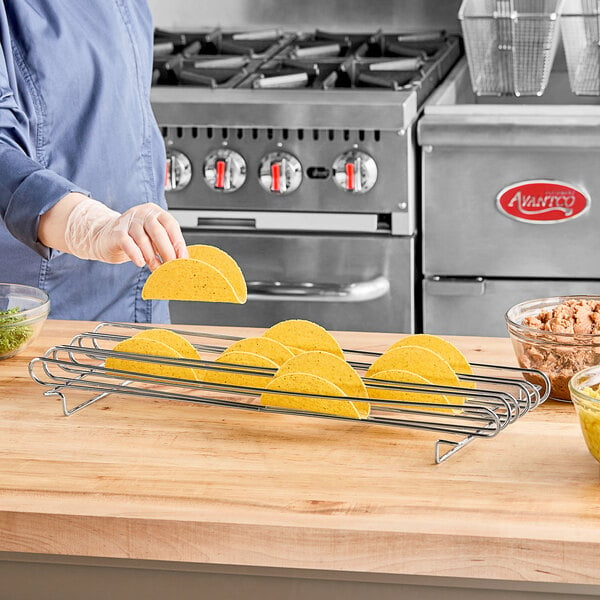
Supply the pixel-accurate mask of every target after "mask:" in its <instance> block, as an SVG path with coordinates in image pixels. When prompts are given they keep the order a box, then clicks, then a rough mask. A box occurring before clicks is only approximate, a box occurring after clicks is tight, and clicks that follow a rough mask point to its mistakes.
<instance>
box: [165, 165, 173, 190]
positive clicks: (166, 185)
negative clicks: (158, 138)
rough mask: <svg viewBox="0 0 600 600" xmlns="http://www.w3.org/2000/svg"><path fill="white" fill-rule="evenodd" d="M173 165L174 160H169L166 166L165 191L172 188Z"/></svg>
mask: <svg viewBox="0 0 600 600" xmlns="http://www.w3.org/2000/svg"><path fill="white" fill-rule="evenodd" d="M171 164H172V160H171V159H170V158H167V162H166V164H165V190H168V189H169V187H170V185H169V184H170V180H171V178H170V174H171Z"/></svg>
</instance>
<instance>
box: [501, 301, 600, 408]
mask: <svg viewBox="0 0 600 600" xmlns="http://www.w3.org/2000/svg"><path fill="white" fill-rule="evenodd" d="M566 302H573V303H574V304H575V305H576V306H579V305H580V304H581V305H582V306H587V305H588V303H589V304H590V305H593V303H598V307H599V309H600V296H555V297H553V298H538V299H536V300H527V301H526V302H521V303H520V304H516V305H515V306H513V307H512V308H511V309H510V310H509V311H508V312H507V313H506V315H505V319H506V325H507V328H508V333H509V335H510V338H511V341H512V345H513V349H514V351H515V354H516V357H517V360H518V362H519V365H520V366H521V367H522V368H524V369H538V370H540V371H543V372H544V373H545V374H546V375H547V376H548V378H549V379H550V383H551V386H552V387H551V390H550V397H551V398H554V399H555V400H562V401H567V402H568V401H570V400H571V395H570V392H569V380H570V379H571V377H573V375H575V373H577V372H578V371H581V370H582V369H585V368H586V367H591V366H594V365H597V364H600V333H570V332H562V331H556V330H555V331H546V330H542V329H539V328H537V327H531V326H528V325H524V324H523V320H524V319H525V318H526V317H538V316H539V315H540V314H542V313H548V312H550V311H553V310H554V309H556V308H557V307H558V306H560V305H563V304H565V303H566ZM598 319H599V331H600V312H599V313H598ZM561 323H563V324H564V322H562V321H558V320H557V323H556V327H557V328H558V329H560V328H561V327H560V325H561ZM553 327H554V325H553ZM525 378H526V379H527V380H528V381H530V382H531V383H534V384H539V385H543V383H542V381H541V380H540V381H538V379H539V377H536V376H535V374H529V373H526V374H525Z"/></svg>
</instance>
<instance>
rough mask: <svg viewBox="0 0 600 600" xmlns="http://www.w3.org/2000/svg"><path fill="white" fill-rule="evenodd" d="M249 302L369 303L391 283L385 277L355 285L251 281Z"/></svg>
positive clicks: (384, 293) (248, 285) (381, 294)
mask: <svg viewBox="0 0 600 600" xmlns="http://www.w3.org/2000/svg"><path fill="white" fill-rule="evenodd" d="M246 286H247V288H248V300H261V301H264V300H285V301H287V302H289V301H303V302H367V301H369V300H377V299H378V298H381V297H383V296H385V295H386V294H388V293H389V291H390V282H389V280H388V279H387V278H385V277H383V276H379V277H375V279H371V280H370V281H359V282H355V283H341V284H338V283H310V282H305V283H290V282H283V281H268V282H267V281H248V282H247V283H246Z"/></svg>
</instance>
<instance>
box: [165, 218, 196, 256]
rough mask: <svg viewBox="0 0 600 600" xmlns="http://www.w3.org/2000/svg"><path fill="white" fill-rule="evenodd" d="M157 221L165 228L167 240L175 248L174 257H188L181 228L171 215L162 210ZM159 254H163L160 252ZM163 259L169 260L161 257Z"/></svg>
mask: <svg viewBox="0 0 600 600" xmlns="http://www.w3.org/2000/svg"><path fill="white" fill-rule="evenodd" d="M158 221H159V223H160V224H161V225H162V226H163V227H164V228H165V230H166V232H167V234H168V236H169V240H170V242H171V245H172V247H173V249H174V250H175V256H174V258H188V256H189V255H188V250H187V246H186V243H185V240H184V239H183V234H182V233H181V228H180V227H179V223H178V222H177V220H176V219H175V217H173V215H171V214H169V213H168V212H166V211H163V212H162V213H160V214H159V215H158ZM161 256H163V255H162V254H161ZM163 260H171V259H167V258H164V257H163Z"/></svg>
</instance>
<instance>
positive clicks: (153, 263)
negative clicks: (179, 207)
mask: <svg viewBox="0 0 600 600" xmlns="http://www.w3.org/2000/svg"><path fill="white" fill-rule="evenodd" d="M73 197H75V198H73ZM63 200H65V202H64V204H63V206H62V207H59V205H60V204H61V203H63ZM63 200H61V202H59V203H57V205H56V206H55V207H54V208H56V209H57V211H56V212H55V217H54V219H53V221H48V222H47V223H46V224H45V228H44V231H45V232H46V233H48V229H49V227H48V223H52V224H53V227H54V232H53V231H50V233H51V234H52V233H54V236H52V235H50V236H49V237H50V239H52V237H54V238H56V237H57V236H56V233H55V232H56V229H57V227H60V224H61V221H63V223H64V220H65V219H66V223H65V224H64V247H62V248H61V247H58V246H57V245H53V246H52V247H55V248H57V249H58V250H66V251H67V252H69V253H70V254H73V255H74V256H77V257H78V258H83V259H90V260H100V261H103V262H107V263H113V264H116V263H123V262H127V261H128V260H131V261H133V262H134V263H135V264H136V265H137V266H138V267H142V266H144V264H147V265H148V267H149V268H150V269H151V270H154V269H156V268H157V267H158V266H159V265H160V264H161V262H160V261H161V260H162V261H163V262H164V261H168V260H172V259H174V258H186V257H187V256H188V253H187V249H186V245H185V241H184V239H183V235H182V233H181V229H180V228H179V224H178V223H177V221H176V220H175V218H174V217H173V216H172V215H170V214H169V213H168V212H167V211H165V210H163V209H162V208H160V206H157V205H156V204H153V203H146V204H139V205H137V206H133V207H132V208H130V209H129V210H127V211H125V212H124V213H123V214H119V213H118V212H116V211H114V210H111V209H110V208H108V207H107V206H105V205H104V204H102V203H101V202H98V201H97V200H92V199H91V198H88V197H87V196H84V195H82V194H69V197H66V198H65V199H63ZM54 208H53V209H52V210H54ZM61 211H62V219H61V218H60V217H61ZM50 212H51V211H48V213H50ZM41 226H42V222H40V230H41V229H42V227H41ZM47 237H48V236H47ZM40 239H41V241H42V242H43V243H46V244H47V242H46V241H45V240H44V239H42V238H41V237H40ZM47 245H48V244H47ZM60 245H62V244H59V246H60ZM157 255H159V256H160V259H159V258H158V256H157Z"/></svg>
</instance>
